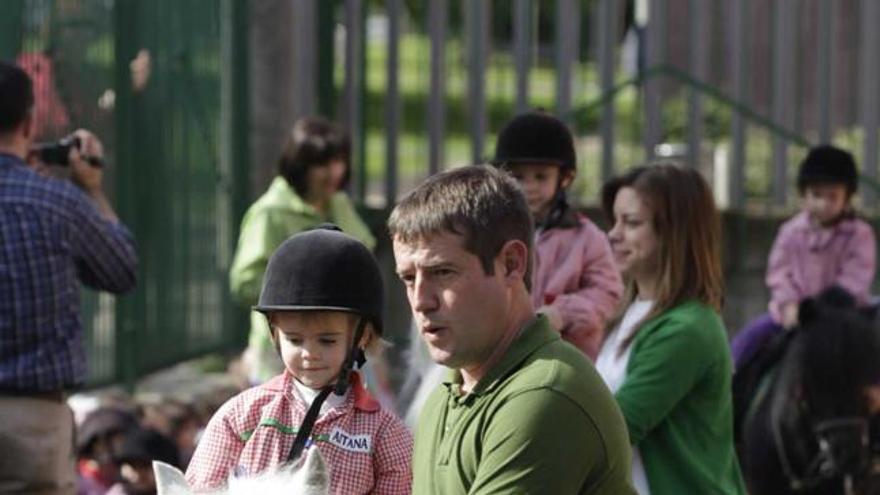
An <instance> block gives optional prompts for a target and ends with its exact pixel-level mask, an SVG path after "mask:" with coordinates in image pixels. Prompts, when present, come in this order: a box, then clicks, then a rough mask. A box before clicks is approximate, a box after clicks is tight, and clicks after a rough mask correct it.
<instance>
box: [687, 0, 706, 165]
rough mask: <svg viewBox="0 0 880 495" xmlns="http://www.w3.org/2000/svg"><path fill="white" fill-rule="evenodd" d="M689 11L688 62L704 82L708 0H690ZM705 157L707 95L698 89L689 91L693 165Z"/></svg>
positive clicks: (689, 155) (690, 163) (690, 159)
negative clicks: (705, 107) (705, 96)
mask: <svg viewBox="0 0 880 495" xmlns="http://www.w3.org/2000/svg"><path fill="white" fill-rule="evenodd" d="M688 6H689V12H688V37H689V38H690V43H688V46H689V53H688V59H689V60H688V64H689V65H690V72H691V74H693V76H694V77H695V78H697V79H699V80H700V81H705V80H706V79H707V77H706V55H707V53H708V46H709V38H708V36H707V32H708V29H706V28H707V27H708V24H709V18H708V16H707V15H706V12H707V9H706V6H705V1H704V0H690V1H689V5H688ZM702 156H703V98H702V96H701V95H700V92H699V91H697V89H696V88H691V89H690V91H689V92H688V160H687V161H688V164H689V165H690V166H691V167H699V166H700V165H702V164H701V163H700V162H701V161H702Z"/></svg>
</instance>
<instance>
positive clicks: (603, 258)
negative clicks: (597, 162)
mask: <svg viewBox="0 0 880 495" xmlns="http://www.w3.org/2000/svg"><path fill="white" fill-rule="evenodd" d="M576 161H577V159H576V156H575V150H574V139H573V138H572V135H571V133H570V132H569V130H568V128H567V127H566V126H565V124H563V123H562V122H561V121H560V120H559V119H557V118H555V117H553V116H551V115H549V114H547V113H544V112H541V111H534V112H529V113H525V114H522V115H519V116H517V117H515V118H514V119H513V120H511V121H510V122H508V123H507V124H506V125H505V126H504V128H503V129H502V130H501V133H500V134H499V135H498V143H497V145H496V150H495V158H494V159H493V160H492V163H493V164H494V165H495V166H497V167H502V168H505V169H507V170H509V171H510V173H511V174H512V175H513V177H514V178H516V180H517V181H518V182H519V183H520V185H522V188H523V191H524V192H525V196H526V200H527V201H528V204H529V209H530V210H531V212H532V216H533V217H534V220H535V226H536V229H535V269H534V270H533V271H532V273H533V275H532V287H531V291H532V301H533V303H534V304H535V307H536V308H540V309H539V312H541V313H543V314H544V315H545V316H546V317H547V318H548V319H549V320H550V323H551V325H552V326H553V327H554V328H555V329H556V330H557V331H559V332H560V333H561V334H562V338H563V339H565V340H566V341H568V342H570V343H571V344H573V345H574V346H575V347H577V348H578V349H580V350H581V351H582V352H583V353H584V354H586V355H587V356H589V357H590V359H593V360H595V358H596V356H597V355H598V353H599V348H600V346H601V344H602V339H603V337H604V328H605V322H606V320H607V319H608V318H609V317H610V316H611V315H612V314H613V313H614V309H615V308H616V306H617V304H618V302H619V301H620V297H621V295H622V293H623V284H622V282H621V279H620V274H619V273H618V271H617V269H616V268H615V266H614V260H613V258H612V256H611V248H610V247H609V244H608V239H607V238H606V236H605V234H604V233H603V232H602V231H601V230H599V228H598V227H596V225H595V224H593V222H591V221H590V220H589V219H587V217H585V216H584V215H581V214H579V213H578V212H576V211H575V210H574V209H573V208H571V206H569V204H568V201H567V199H566V190H567V189H568V187H569V186H570V185H571V183H572V181H573V180H574V177H575V174H576Z"/></svg>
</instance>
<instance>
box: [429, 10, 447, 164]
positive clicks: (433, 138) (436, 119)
mask: <svg viewBox="0 0 880 495" xmlns="http://www.w3.org/2000/svg"><path fill="white" fill-rule="evenodd" d="M446 17H447V1H446V0H428V29H429V31H430V33H429V35H430V38H431V89H430V97H429V100H428V136H429V139H430V145H429V159H428V171H429V173H430V174H431V175H433V174H436V173H437V172H439V171H440V169H441V167H442V166H443V137H444V132H445V126H446V81H445V75H444V74H445V65H446V64H445V58H446V49H445V43H446Z"/></svg>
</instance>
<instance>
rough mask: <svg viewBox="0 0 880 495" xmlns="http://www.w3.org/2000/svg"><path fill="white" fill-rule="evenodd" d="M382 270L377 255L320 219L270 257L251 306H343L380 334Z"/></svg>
mask: <svg viewBox="0 0 880 495" xmlns="http://www.w3.org/2000/svg"><path fill="white" fill-rule="evenodd" d="M382 297H383V285H382V275H381V274H380V272H379V266H378V264H376V260H375V258H373V255H372V254H371V253H370V250H369V249H367V247H366V246H364V245H363V244H361V242H360V241H358V240H357V239H355V238H353V237H351V236H349V235H347V234H344V233H342V231H341V230H339V227H337V226H335V225H332V224H324V225H321V226H318V227H316V228H315V229H313V230H307V231H305V232H301V233H299V234H296V235H293V236H291V237H290V238H289V239H287V240H286V241H284V242H283V243H282V244H281V246H279V247H278V249H276V250H275V252H274V253H273V254H272V257H271V258H270V259H269V264H268V266H267V267H266V275H265V277H264V280H263V290H262V291H261V292H260V300H259V302H258V303H257V305H256V306H254V308H253V309H254V310H255V311H259V312H261V313H264V314H265V313H269V312H271V311H316V310H327V311H343V312H347V313H353V314H356V315H359V316H362V317H364V318H365V319H366V320H367V321H370V322H372V323H373V326H374V329H375V331H376V333H377V334H378V335H381V334H382Z"/></svg>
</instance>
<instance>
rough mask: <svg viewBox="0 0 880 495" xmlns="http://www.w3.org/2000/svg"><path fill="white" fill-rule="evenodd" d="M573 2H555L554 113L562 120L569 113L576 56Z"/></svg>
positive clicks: (569, 0)
mask: <svg viewBox="0 0 880 495" xmlns="http://www.w3.org/2000/svg"><path fill="white" fill-rule="evenodd" d="M574 3H575V2H574V0H556V47H555V48H556V113H557V115H559V116H560V117H561V118H562V119H563V120H566V121H568V120H570V119H569V115H568V114H569V112H570V111H571V66H572V62H573V61H574V58H575V56H576V53H577V52H576V50H577V45H576V44H574V37H573V34H574V33H573V31H574V27H575V26H576V25H577V21H578V20H577V18H576V17H574V16H573V15H572V10H573V6H574Z"/></svg>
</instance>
